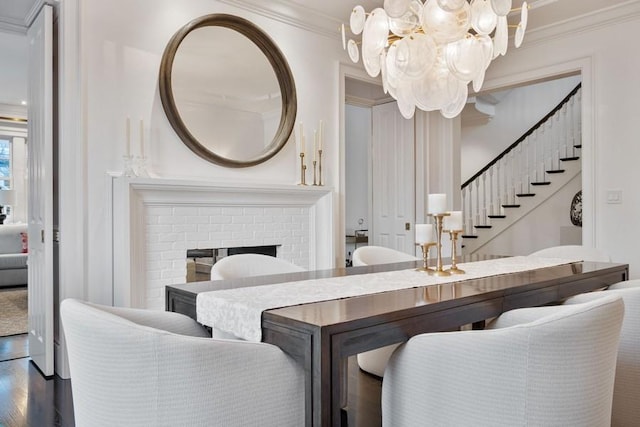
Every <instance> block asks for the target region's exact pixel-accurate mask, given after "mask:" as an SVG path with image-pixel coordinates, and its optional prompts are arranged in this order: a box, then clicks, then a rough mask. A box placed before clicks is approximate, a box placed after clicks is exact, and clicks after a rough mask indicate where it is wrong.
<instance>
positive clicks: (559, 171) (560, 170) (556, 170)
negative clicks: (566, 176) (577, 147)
mask: <svg viewBox="0 0 640 427" xmlns="http://www.w3.org/2000/svg"><path fill="white" fill-rule="evenodd" d="M563 172H564V169H554V170H550V171H547V173H563Z"/></svg>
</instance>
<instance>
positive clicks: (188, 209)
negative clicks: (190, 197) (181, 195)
mask: <svg viewBox="0 0 640 427" xmlns="http://www.w3.org/2000/svg"><path fill="white" fill-rule="evenodd" d="M173 215H174V216H196V215H198V208H197V207H196V206H176V207H174V208H173Z"/></svg>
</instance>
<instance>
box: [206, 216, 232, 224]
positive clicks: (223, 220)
mask: <svg viewBox="0 0 640 427" xmlns="http://www.w3.org/2000/svg"><path fill="white" fill-rule="evenodd" d="M232 220H233V217H232V216H231V215H228V216H227V215H214V216H212V217H211V224H231V221H232Z"/></svg>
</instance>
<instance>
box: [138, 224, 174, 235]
mask: <svg viewBox="0 0 640 427" xmlns="http://www.w3.org/2000/svg"><path fill="white" fill-rule="evenodd" d="M173 227H178V226H171V225H147V226H146V228H145V230H146V232H147V233H171V232H172V231H174V230H173Z"/></svg>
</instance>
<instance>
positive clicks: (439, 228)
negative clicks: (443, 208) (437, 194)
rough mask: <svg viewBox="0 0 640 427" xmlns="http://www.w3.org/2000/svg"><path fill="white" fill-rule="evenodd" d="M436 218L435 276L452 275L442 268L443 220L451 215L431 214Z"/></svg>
mask: <svg viewBox="0 0 640 427" xmlns="http://www.w3.org/2000/svg"><path fill="white" fill-rule="evenodd" d="M429 216H432V217H434V218H435V220H436V239H437V242H436V246H437V248H438V258H437V261H436V269H435V271H433V273H430V274H433V275H434V276H450V275H451V273H449V272H448V271H446V270H444V269H443V268H442V220H443V218H444V217H445V216H449V213H439V214H429Z"/></svg>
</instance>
